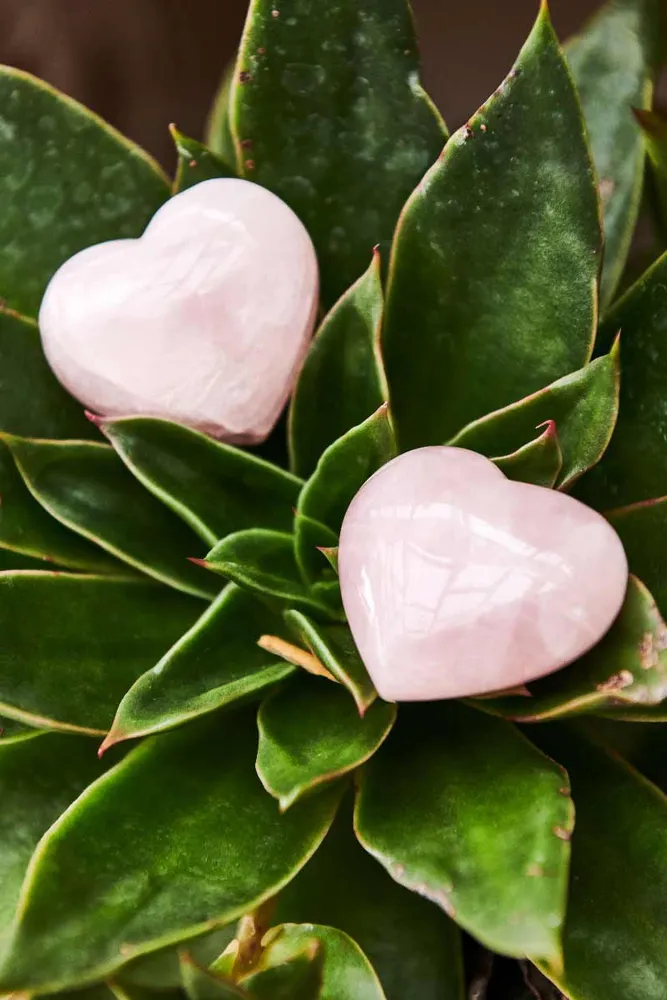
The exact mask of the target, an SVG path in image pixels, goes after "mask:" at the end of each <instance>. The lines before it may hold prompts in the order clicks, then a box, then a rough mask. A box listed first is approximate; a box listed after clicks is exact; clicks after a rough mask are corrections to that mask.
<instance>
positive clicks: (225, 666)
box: [106, 584, 294, 745]
mask: <svg viewBox="0 0 667 1000" xmlns="http://www.w3.org/2000/svg"><path fill="white" fill-rule="evenodd" d="M281 632H284V625H283V623H282V620H281V618H280V616H279V615H277V614H274V613H273V612H271V611H270V610H269V609H268V608H267V607H266V606H265V605H263V604H262V603H261V602H259V601H258V600H256V599H255V598H254V597H252V596H251V595H249V594H246V593H245V592H244V591H242V590H239V589H238V587H235V586H234V585H233V584H231V585H230V586H228V587H226V588H225V590H223V591H222V593H221V594H220V596H219V597H218V598H217V599H216V600H215V601H214V602H213V604H211V606H210V607H209V608H208V609H207V610H206V611H205V612H204V614H203V615H202V616H201V618H199V619H198V620H197V621H196V622H195V623H194V625H193V626H192V628H191V629H190V631H189V632H186V634H185V635H184V636H183V637H182V638H179V640H178V641H177V643H176V645H175V646H173V647H172V649H170V650H169V651H168V652H167V653H166V655H165V656H164V657H163V658H162V659H161V660H160V661H159V662H158V663H156V664H155V666H151V668H150V670H148V671H147V672H146V673H145V674H143V676H141V677H140V678H139V679H138V680H137V681H136V682H135V684H134V685H133V686H132V688H131V689H130V690H129V691H128V692H127V694H126V695H125V697H124V698H123V700H122V701H121V703H120V706H119V707H118V712H117V713H116V718H115V720H114V724H113V727H112V729H111V732H110V733H109V736H108V738H107V740H106V743H107V745H111V744H113V743H117V742H119V741H120V740H124V739H131V738H133V737H136V736H146V735H149V734H151V733H159V732H162V731H163V730H165V729H171V728H173V727H174V726H178V725H181V724H182V723H184V722H187V721H188V720H189V719H194V718H196V717H197V716H200V715H205V714H206V713H208V712H213V711H215V710H216V709H217V708H221V707H222V706H223V705H228V704H230V703H231V702H234V701H237V700H239V699H242V698H248V697H251V696H253V695H254V696H257V697H261V694H262V692H263V691H265V690H266V689H267V688H269V687H271V686H272V685H274V684H277V683H278V682H279V681H280V680H282V679H283V678H285V677H288V676H289V675H290V674H291V673H293V672H294V668H293V667H291V666H290V665H289V664H287V663H285V662H283V661H281V660H278V659H276V658H275V657H273V656H270V655H269V654H268V653H266V652H265V651H264V650H263V649H260V647H259V646H258V645H257V640H258V639H259V638H260V637H261V636H262V635H266V634H269V635H275V634H280V633H281Z"/></svg>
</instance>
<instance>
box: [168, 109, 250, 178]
mask: <svg viewBox="0 0 667 1000" xmlns="http://www.w3.org/2000/svg"><path fill="white" fill-rule="evenodd" d="M169 131H170V132H171V137H172V139H173V140H174V145H175V146H176V154H177V156H178V166H177V168H176V176H175V178H174V186H173V193H174V194H180V193H181V191H187V190H188V188H191V187H194V185H195V184H201V183H202V181H211V180H214V179H216V178H220V177H236V171H235V170H234V169H233V168H232V167H230V166H229V164H228V163H226V162H225V160H224V159H223V158H222V157H221V156H219V155H218V153H215V152H213V150H211V149H207V147H206V146H205V145H204V144H203V143H201V142H197V140H196V139H190V138H189V137H188V136H187V135H184V134H183V133H182V132H180V131H179V130H178V129H177V128H176V126H175V125H170V126H169Z"/></svg>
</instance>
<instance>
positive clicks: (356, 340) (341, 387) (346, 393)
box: [289, 253, 385, 476]
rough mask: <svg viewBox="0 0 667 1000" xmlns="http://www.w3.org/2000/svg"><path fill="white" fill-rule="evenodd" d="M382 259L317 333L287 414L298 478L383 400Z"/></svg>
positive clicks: (292, 459) (375, 259)
mask: <svg viewBox="0 0 667 1000" xmlns="http://www.w3.org/2000/svg"><path fill="white" fill-rule="evenodd" d="M383 304H384V300H383V293H382V277H381V267H380V255H379V253H375V254H374V256H373V261H372V263H371V266H370V267H369V269H368V270H367V271H366V273H365V274H364V275H362V277H361V278H359V280H358V281H357V282H355V284H354V285H352V287H351V288H350V289H349V290H348V291H347V292H345V294H344V295H343V297H342V298H341V299H340V300H339V301H338V302H337V303H336V305H335V306H334V307H333V309H332V310H331V312H330V313H329V315H328V316H327V317H326V319H325V320H324V322H323V323H322V326H321V327H320V329H319V330H318V332H317V334H316V336H315V338H314V340H313V342H312V344H311V347H310V351H309V352H308V356H307V357H306V361H305V364H304V366H303V369H302V370H301V375H300V376H299V381H298V382H297V385H296V389H295V391H294V395H293V397H292V405H291V409H290V418H289V431H290V456H291V457H290V462H291V466H292V468H293V469H294V470H295V471H296V472H297V473H298V474H299V475H300V476H309V475H311V473H312V472H313V471H314V470H315V466H316V465H317V463H318V461H319V459H320V456H321V455H322V453H323V452H324V451H325V450H326V448H328V447H329V445H330V444H333V442H334V441H336V440H337V439H338V438H339V437H342V435H343V434H345V433H346V432H347V431H349V430H350V428H352V427H355V426H356V425H357V424H360V423H361V422H362V421H363V420H365V419H366V417H369V416H370V415H371V413H374V412H375V410H377V409H378V407H379V406H381V405H382V403H383V402H384V400H385V390H384V385H383V380H384V376H383V374H382V370H381V362H380V359H379V355H378V337H379V332H380V322H381V320H382V309H383Z"/></svg>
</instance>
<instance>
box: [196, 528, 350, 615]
mask: <svg viewBox="0 0 667 1000" xmlns="http://www.w3.org/2000/svg"><path fill="white" fill-rule="evenodd" d="M205 565H206V566H207V567H208V568H209V569H212V570H213V571H214V572H215V573H220V574H221V575H222V576H225V577H227V579H228V580H231V581H232V582H233V583H236V584H238V586H239V587H241V588H242V589H244V590H248V591H250V592H251V593H254V594H258V595H259V596H261V597H265V598H269V599H270V601H271V603H272V604H274V605H277V606H293V607H296V608H299V609H301V610H303V611H307V612H310V613H311V614H313V613H314V614H318V615H320V616H322V615H324V616H325V617H332V616H333V617H341V616H342V611H337V610H336V609H335V608H334V607H331V608H329V607H327V605H326V604H325V603H324V602H322V601H319V600H318V599H317V597H316V596H315V595H313V594H312V593H311V592H310V590H309V588H308V587H307V586H306V585H305V584H304V583H303V581H302V579H301V574H300V573H299V569H298V566H297V563H296V558H295V555H294V543H293V539H292V536H291V535H288V534H286V533H284V532H280V531H266V530H265V529H263V528H257V529H254V530H251V531H237V532H236V533H235V534H233V535H228V536H227V538H223V540H222V541H221V542H218V544H217V545H216V546H215V548H214V549H213V550H212V551H211V552H209V554H208V556H207V557H206V563H205Z"/></svg>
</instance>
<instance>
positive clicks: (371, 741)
mask: <svg viewBox="0 0 667 1000" xmlns="http://www.w3.org/2000/svg"><path fill="white" fill-rule="evenodd" d="M395 719H396V706H395V705H390V704H388V703H387V702H386V701H379V700H377V701H375V702H374V704H373V705H371V707H370V708H369V709H368V711H367V712H366V714H365V715H364V717H363V718H361V717H360V716H359V712H358V711H357V710H356V708H355V705H354V702H353V701H352V700H351V698H350V697H349V696H348V694H347V692H346V691H345V690H343V688H341V687H340V686H339V685H338V684H332V683H331V681H328V680H325V679H323V678H321V677H310V676H308V675H307V674H302V675H301V676H299V677H295V678H294V680H293V681H292V682H291V683H290V684H288V685H286V686H285V687H284V688H283V689H282V690H280V691H278V692H276V693H275V694H273V695H270V696H269V697H268V698H267V700H266V701H265V702H264V703H263V704H262V707H261V708H260V710H259V715H258V717H257V721H258V724H259V749H258V751H257V773H258V775H259V777H260V780H261V782H262V784H263V785H264V787H265V788H266V790H267V792H269V793H270V794H271V795H273V797H274V798H276V799H278V801H279V802H280V808H281V810H283V811H284V810H286V809H289V807H290V806H292V805H293V804H294V803H295V802H298V801H299V799H301V798H303V797H304V796H306V795H309V794H310V793H311V792H313V791H314V790H315V789H317V788H319V786H320V785H322V784H327V783H328V782H330V781H333V780H335V779H336V778H338V777H341V776H342V775H344V774H347V773H348V772H349V771H353V770H354V769H355V768H357V767H359V766H360V765H361V764H363V763H364V762H365V761H367V760H368V759H369V757H372V755H373V754H374V753H375V751H376V750H377V749H378V747H379V746H380V745H381V744H382V743H383V742H384V740H385V739H386V738H387V736H388V735H389V733H390V731H391V728H392V726H393V725H394V721H395Z"/></svg>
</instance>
